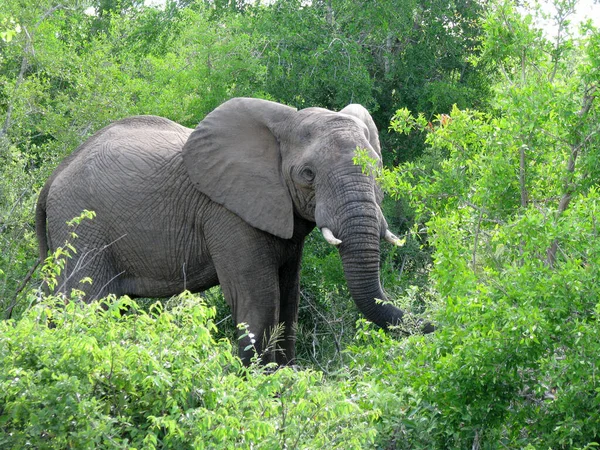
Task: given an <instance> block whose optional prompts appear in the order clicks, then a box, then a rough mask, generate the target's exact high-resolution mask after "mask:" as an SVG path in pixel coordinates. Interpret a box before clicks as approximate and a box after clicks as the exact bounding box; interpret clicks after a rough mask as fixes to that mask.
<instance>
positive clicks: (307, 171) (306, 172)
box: [300, 167, 315, 182]
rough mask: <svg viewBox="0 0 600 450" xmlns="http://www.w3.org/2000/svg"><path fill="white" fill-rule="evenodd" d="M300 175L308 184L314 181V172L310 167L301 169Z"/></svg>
mask: <svg viewBox="0 0 600 450" xmlns="http://www.w3.org/2000/svg"><path fill="white" fill-rule="evenodd" d="M300 175H301V176H302V178H303V179H304V180H306V181H308V182H312V181H313V180H314V179H315V172H314V171H313V170H312V169H311V168H310V167H305V168H304V169H302V171H301V172H300Z"/></svg>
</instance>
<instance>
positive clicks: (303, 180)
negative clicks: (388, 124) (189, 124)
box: [183, 98, 432, 331]
mask: <svg viewBox="0 0 600 450" xmlns="http://www.w3.org/2000/svg"><path fill="white" fill-rule="evenodd" d="M357 148H361V149H366V150H367V151H368V153H369V155H370V156H371V157H372V158H373V159H375V160H377V161H379V164H381V149H380V145H379V137H378V133H377V128H376V127H375V124H374V123H373V120H372V118H371V116H370V115H369V113H368V112H367V111H366V109H365V108H363V107H362V106H360V105H350V106H348V107H346V108H344V109H343V110H342V111H340V112H333V111H329V110H327V109H322V108H307V109H303V110H300V111H297V110H296V109H294V108H291V107H288V106H284V105H281V104H279V103H274V102H270V101H266V100H259V99H250V98H236V99H232V100H229V101H227V102H226V103H224V104H222V105H221V106H220V107H218V108H217V109H215V110H214V111H213V112H211V113H210V114H209V115H208V116H207V117H206V118H205V119H204V120H203V121H202V122H201V123H200V124H199V125H198V127H197V128H196V129H195V130H194V131H193V132H192V134H191V135H190V137H189V139H188V140H187V142H186V144H185V145H184V147H183V159H184V163H185V166H186V168H187V171H188V175H189V177H190V179H191V180H192V182H193V183H194V184H195V186H196V188H197V189H199V190H200V191H202V192H203V193H204V194H206V195H207V196H208V197H210V198H211V199H212V200H213V201H215V202H217V203H219V204H221V205H223V206H224V207H226V208H227V209H229V210H230V211H232V212H234V213H235V214H237V215H238V216H240V217H241V218H242V219H244V220H245V221H246V222H247V223H249V224H250V225H252V226H253V227H255V228H258V229H260V230H263V231H265V232H267V233H270V234H272V235H275V236H277V237H279V238H281V239H290V238H292V236H293V234H294V224H295V217H296V216H298V217H302V218H303V219H306V220H308V221H311V222H314V223H315V224H316V226H317V227H318V228H319V229H320V230H321V231H322V233H323V236H324V237H325V239H326V240H327V241H328V242H329V243H331V244H333V245H336V246H338V248H339V252H340V255H341V258H342V263H343V267H344V273H345V277H346V280H347V283H348V287H349V290H350V293H351V295H352V297H353V299H354V301H355V303H356V305H357V306H358V308H359V309H360V311H361V312H362V313H363V314H364V315H365V316H366V318H367V319H369V320H370V321H372V322H374V323H376V324H378V325H380V326H382V327H387V326H388V325H390V324H392V325H393V324H397V323H399V322H400V321H401V319H402V317H403V312H402V311H401V310H400V309H398V308H396V307H394V306H392V305H390V304H387V303H385V302H383V303H382V302H378V301H377V299H381V300H385V295H384V293H383V291H382V288H381V285H380V281H379V262H380V261H379V260H380V249H379V242H380V240H381V239H382V238H384V239H386V240H389V241H391V242H396V240H397V238H396V237H395V236H394V235H393V234H391V233H390V231H389V230H388V227H387V223H386V221H385V219H384V217H383V214H382V212H381V208H380V203H381V200H382V197H383V195H382V193H381V191H380V190H379V188H378V187H377V185H376V183H375V180H374V178H373V176H371V175H368V174H365V173H363V171H362V170H361V167H359V166H357V165H355V164H354V162H353V158H354V156H355V150H356V149H357ZM431 330H432V328H431V326H430V325H425V326H424V331H431Z"/></svg>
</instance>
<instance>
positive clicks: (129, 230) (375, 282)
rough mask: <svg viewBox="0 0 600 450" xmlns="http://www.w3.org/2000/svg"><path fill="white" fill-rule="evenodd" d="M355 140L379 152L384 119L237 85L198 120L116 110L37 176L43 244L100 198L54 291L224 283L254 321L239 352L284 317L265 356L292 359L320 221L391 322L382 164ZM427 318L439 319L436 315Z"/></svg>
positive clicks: (239, 319)
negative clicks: (375, 170)
mask: <svg viewBox="0 0 600 450" xmlns="http://www.w3.org/2000/svg"><path fill="white" fill-rule="evenodd" d="M357 148H361V149H365V150H367V151H368V154H369V156H370V157H371V158H373V159H374V160H376V161H378V162H379V164H381V148H380V143H379V137H378V132H377V128H376V126H375V124H374V122H373V119H372V118H371V116H370V114H369V113H368V111H367V110H366V109H365V108H364V107H363V106H361V105H357V104H352V105H349V106H347V107H346V108H344V109H342V110H341V111H339V112H334V111H330V110H328V109H323V108H316V107H314V108H313V107H311V108H305V109H300V110H297V109H295V108H292V107H289V106H286V105H283V104H280V103H276V102H272V101H268V100H262V99H255V98H233V99H230V100H228V101H226V102H224V103H223V104H221V105H220V106H218V107H217V108H216V109H215V110H213V111H212V112H210V113H209V114H208V115H207V116H206V117H205V118H204V119H203V120H202V121H201V122H200V123H199V125H198V126H197V127H196V128H195V129H190V128H186V127H184V126H181V125H179V124H177V123H175V122H173V121H171V120H169V119H166V118H162V117H157V116H135V117H130V118H126V119H123V120H119V121H117V122H114V123H112V124H110V125H108V126H107V127H105V128H103V129H102V130H100V131H98V132H97V133H96V134H95V135H93V136H92V137H91V138H90V139H89V140H87V141H86V142H84V143H83V144H82V145H80V146H79V147H78V148H77V149H76V150H75V151H74V152H73V153H72V154H71V155H69V156H68V157H66V158H65V159H64V160H63V161H62V162H61V163H60V164H59V165H58V167H57V168H56V169H55V171H54V172H53V173H52V175H51V176H50V177H49V179H48V180H47V182H46V184H45V185H44V187H43V188H42V190H41V192H40V195H39V198H38V202H37V207H36V234H37V238H38V241H39V250H40V256H41V258H42V259H43V258H46V257H47V255H48V252H49V251H50V250H55V249H56V248H57V246H59V245H62V244H64V242H65V241H67V240H68V239H69V236H70V229H69V227H68V226H67V225H66V222H67V221H69V220H70V219H72V218H73V217H77V216H79V215H80V214H81V212H82V211H83V210H91V211H94V212H95V213H96V216H95V218H94V219H93V220H84V221H82V222H81V223H80V224H79V226H78V229H77V239H76V240H75V241H74V245H75V247H76V249H77V252H76V254H74V255H73V257H72V259H70V260H69V261H68V262H67V263H66V266H65V267H64V269H63V271H62V273H61V274H60V276H59V279H58V287H57V288H56V290H57V291H60V292H63V293H66V292H70V291H71V289H72V288H77V289H81V290H82V291H83V292H84V293H85V301H92V300H94V299H98V298H101V297H103V296H105V295H107V294H109V293H111V294H115V295H117V296H120V295H129V296H131V297H132V298H135V297H157V298H158V297H170V296H173V295H176V294H178V293H180V292H182V291H184V290H188V291H191V292H201V291H204V290H206V289H208V288H210V287H212V286H215V285H217V284H220V285H221V288H222V292H223V295H224V297H225V300H226V301H227V303H228V305H229V306H230V308H231V310H232V317H233V319H234V321H235V323H236V324H241V323H244V324H246V326H247V331H249V332H250V333H251V334H250V333H247V332H246V333H243V332H241V331H240V341H239V353H240V357H241V358H242V360H243V361H244V362H245V363H248V362H249V361H250V359H251V357H252V356H253V354H254V352H253V349H252V348H250V349H249V347H251V346H252V345H251V344H254V347H255V349H258V350H259V351H261V350H262V349H263V347H264V346H265V343H266V342H267V339H268V338H269V333H270V332H271V331H270V330H272V329H273V328H274V327H275V326H277V325H278V324H281V325H280V326H281V329H282V330H283V336H282V337H281V341H280V342H279V345H280V347H281V348H280V349H279V350H280V351H278V352H265V354H264V355H263V360H264V361H270V360H275V361H276V362H277V363H279V364H282V365H284V364H291V363H293V362H294V361H295V341H296V323H297V320H298V304H299V298H300V295H299V279H300V275H299V274H300V264H301V257H302V249H303V244H304V240H305V238H306V236H307V235H308V234H309V233H310V232H311V230H313V228H314V227H315V226H316V227H318V228H319V229H320V230H321V232H322V234H323V237H324V238H325V239H326V240H327V241H328V242H329V243H331V244H332V245H335V246H337V247H338V250H339V254H340V255H341V259H342V265H343V268H344V274H345V278H346V282H347V285H348V287H349V291H350V294H351V296H352V297H353V299H354V301H355V303H356V305H357V306H358V309H359V310H360V311H361V312H362V313H363V314H364V316H365V317H366V318H367V319H368V320H370V321H372V322H374V323H375V324H377V325H379V326H381V327H386V328H387V327H389V326H390V325H395V324H398V323H400V322H401V321H402V319H403V316H404V312H403V311H402V310H401V309H398V308H396V307H395V306H392V305H391V304H390V303H389V302H385V301H384V302H381V301H379V300H385V298H386V297H385V294H384V292H383V290H382V288H381V285H380V280H379V270H380V268H379V264H380V245H379V243H380V240H381V239H385V240H387V241H390V242H392V243H397V242H398V238H397V237H396V236H394V235H393V234H392V233H391V232H390V230H389V229H388V225H387V223H386V220H385V218H384V216H383V214H382V210H381V207H380V205H381V201H382V197H383V194H382V192H381V190H380V189H379V188H378V186H377V184H376V181H375V179H374V177H373V175H372V174H366V173H364V171H363V170H362V168H361V167H360V166H357V165H355V164H354V162H353V157H354V156H355V150H356V149H357ZM84 278H88V279H91V280H92V283H91V284H90V283H87V282H86V283H83V282H81V281H80V280H82V279H84ZM421 327H422V330H423V331H424V332H430V331H432V330H433V326H432V325H431V324H429V323H428V322H427V323H425V322H423V323H421ZM252 335H254V339H251V337H252Z"/></svg>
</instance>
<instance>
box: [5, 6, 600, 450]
mask: <svg viewBox="0 0 600 450" xmlns="http://www.w3.org/2000/svg"><path fill="white" fill-rule="evenodd" d="M85 6H86V7H87V6H88V5H85ZM92 6H94V11H95V13H94V14H88V13H86V12H85V7H84V5H81V4H80V3H79V2H74V1H73V2H69V1H65V2H62V3H55V2H52V1H48V0H45V1H41V2H37V3H36V4H35V5H27V6H24V5H23V4H22V2H18V1H16V0H14V1H13V0H7V1H5V2H3V3H2V4H0V39H1V41H0V52H1V53H0V111H1V112H2V114H3V116H2V119H3V120H2V128H1V129H0V160H1V163H0V172H2V175H1V177H0V190H1V193H2V194H1V195H0V239H1V241H0V282H1V284H0V308H1V310H2V311H3V315H4V320H3V321H2V322H0V367H1V368H2V370H0V447H8V448H20V447H22V446H24V445H31V446H33V447H35V448H221V447H222V448H233V447H235V448H238V447H239V448H319V447H326V448H342V447H344V448H390V449H391V448H397V449H402V448H406V449H419V448H423V449H431V448H440V449H443V448H473V449H483V448H487V449H496V448H529V449H534V448H540V449H542V448H543V449H547V448H553V449H560V448H564V449H567V448H569V449H570V448H593V447H597V446H598V445H599V444H600V416H599V411H600V409H599V404H600V386H599V382H598V379H597V368H598V365H599V363H600V361H599V359H600V358H599V356H598V355H599V353H600V325H599V324H598V314H600V302H599V299H600V285H599V283H598V279H599V276H600V273H599V272H600V269H599V267H600V237H599V231H598V227H599V225H598V215H599V214H600V191H599V186H598V184H599V183H598V180H599V179H600V163H599V161H600V117H599V115H600V113H599V109H598V89H599V85H600V32H599V31H598V29H597V28H594V27H593V26H592V25H591V24H585V25H584V26H582V27H581V28H580V29H578V30H574V29H573V27H571V26H570V25H569V17H570V13H571V12H572V11H573V9H574V8H575V7H576V3H575V2H572V1H570V0H566V1H563V0H561V1H558V2H557V3H556V6H557V7H558V13H557V15H556V17H555V18H554V19H555V22H556V24H557V29H556V30H555V32H554V37H552V38H549V37H548V36H545V35H544V34H543V33H542V31H541V30H539V29H537V28H536V26H535V24H534V22H533V20H532V18H531V17H530V16H526V15H523V14H522V13H520V12H519V11H518V10H517V8H516V7H515V5H514V4H512V3H511V2H491V3H473V2H461V1H457V2H454V3H452V2H450V3H449V2H436V1H434V2H429V3H428V5H427V6H424V4H423V3H422V2H410V1H409V2H402V3H400V2H396V1H392V0H387V1H382V2H372V3H371V2H368V4H365V6H364V7H359V6H358V5H357V4H356V3H355V2H347V1H334V0H332V1H327V2H313V3H312V5H310V6H307V5H302V4H301V2H294V1H279V2H275V3H273V4H271V5H268V6H253V5H249V4H246V3H245V2H189V1H180V2H172V1H169V2H167V3H166V5H165V7H164V8H162V9H157V8H148V7H144V6H143V5H142V4H141V2H136V1H135V0H131V1H120V2H111V1H102V2H97V3H92ZM367 6H368V7H367ZM238 95H251V96H260V97H264V98H269V99H273V100H277V101H282V102H285V103H288V104H291V105H293V106H296V107H304V106H325V107H330V108H339V107H343V106H345V104H347V103H350V102H360V103H363V104H365V105H366V106H367V107H369V108H370V109H371V111H373V115H374V117H375V118H376V120H377V123H378V126H379V128H380V129H381V130H382V132H383V133H382V135H383V141H384V153H385V157H384V159H385V160H386V163H387V164H386V168H385V169H384V170H382V171H380V172H378V174H377V175H378V177H379V179H380V183H381V185H382V187H383V188H384V189H385V190H386V192H387V194H388V200H387V201H386V205H385V209H386V214H387V216H388V217H389V218H390V220H389V222H390V224H392V225H393V226H392V228H393V229H394V230H395V231H402V232H403V233H405V237H406V245H405V246H404V247H402V248H397V249H389V248H387V247H385V246H384V247H382V248H383V249H384V255H383V258H382V282H383V284H384V286H385V288H386V290H387V291H388V292H390V293H391V294H392V295H391V297H392V298H395V300H394V301H395V302H397V303H398V304H401V305H402V306H403V307H404V308H406V309H409V310H411V311H414V312H415V313H418V314H425V315H427V316H428V317H430V318H431V319H433V320H434V321H435V322H436V323H437V324H438V329H437V331H436V332H435V333H434V334H432V335H429V336H427V337H424V336H410V337H404V336H402V335H401V333H400V332H398V333H394V332H383V331H382V330H377V329H375V327H373V326H371V325H369V324H367V323H366V322H364V321H360V320H359V321H358V322H357V319H358V318H359V316H358V313H357V312H356V308H355V307H354V306H353V305H352V301H351V300H350V298H349V296H348V293H347V292H346V288H345V282H344V278H343V273H342V269H341V265H340V263H339V259H338V257H337V255H336V252H335V251H332V250H331V249H330V248H329V247H328V246H327V245H325V244H323V243H322V242H321V240H320V239H318V236H311V237H309V242H308V245H307V247H308V248H307V249H306V250H305V257H304V264H303V285H302V307H301V321H300V324H299V327H300V337H299V343H298V349H299V353H300V367H299V369H300V370H297V371H294V370H291V369H283V370H278V371H272V370H270V369H269V368H263V367H260V366H253V367H250V368H248V369H245V368H243V367H242V366H241V364H240V363H239V361H238V360H237V358H236V357H235V356H234V355H233V354H232V348H234V347H235V345H233V346H232V343H231V339H230V336H231V334H232V333H230V332H229V331H230V330H228V328H231V325H228V322H227V320H226V318H227V315H228V314H229V313H228V312H227V309H226V307H225V306H224V305H223V303H222V300H221V299H220V295H219V293H218V290H217V291H214V290H213V291H211V292H209V294H208V295H207V296H206V299H204V300H202V299H199V298H198V297H195V296H190V295H183V296H182V297H180V298H176V299H172V300H170V301H168V302H166V303H163V304H161V303H158V304H155V303H154V302H153V301H148V302H147V303H146V304H143V305H142V303H141V302H139V303H136V302H133V301H131V300H129V299H126V298H125V299H107V300H105V301H104V304H98V303H94V304H92V305H84V304H80V303H71V304H69V305H68V306H67V307H66V308H64V307H63V308H57V307H56V305H55V302H56V299H53V298H52V297H49V298H46V299H43V298H42V297H43V296H41V295H40V294H39V293H37V292H36V291H35V290H34V289H32V288H31V287H28V288H26V289H25V290H23V291H22V292H21V293H20V294H19V295H17V296H15V295H14V293H15V291H16V290H17V289H18V288H19V284H20V282H21V280H23V279H24V278H25V276H26V274H27V271H28V269H29V268H30V267H32V266H33V264H34V262H35V259H36V257H37V254H36V249H35V239H34V236H33V228H32V226H33V204H34V201H35V195H36V191H37V190H38V189H39V188H40V187H41V185H42V183H43V182H44V180H45V178H46V177H47V175H48V174H49V173H50V171H51V170H52V168H53V167H54V166H55V165H56V163H57V162H58V161H59V160H60V158H62V157H64V155H66V154H68V153H69V152H70V151H72V149H73V148H75V147H76V145H77V144H78V143H80V142H81V141H83V140H84V139H85V137H87V136H89V135H90V133H92V132H93V131H95V130H96V129H98V128H100V127H102V126H103V125H106V124H107V123H109V122H110V121H112V120H115V119H118V118H120V117H124V116H127V115H132V114H138V113H152V114H158V115H163V116H166V117H169V118H171V119H173V120H176V121H178V122H180V123H182V124H185V125H188V126H195V124H196V123H197V122H198V121H199V120H200V119H201V118H202V117H203V116H204V114H206V113H207V112H208V111H210V110H211V109H213V108H214V107H215V106H216V105H218V104H219V103H220V102H221V101H223V100H224V99H226V98H229V97H231V96H238ZM390 125H391V127H390ZM388 127H390V130H389V134H388ZM357 163H362V164H363V165H364V166H365V170H370V169H369V167H368V166H369V164H368V161H365V160H364V158H361V157H360V155H358V157H357ZM39 274H40V272H39V271H38V272H36V274H35V275H34V283H33V285H34V286H35V284H36V283H39V281H35V280H39V277H40V275H39ZM207 304H209V305H217V307H216V309H215V308H214V307H213V306H207ZM103 306H104V307H103ZM125 306H126V307H127V308H128V312H127V314H124V315H122V314H121V313H120V312H119V311H120V309H121V308H123V307H125ZM106 307H107V308H106ZM9 316H12V318H10V319H8V317H9ZM48 321H51V322H52V324H53V327H48V326H47V325H48ZM216 324H218V327H217V326H216ZM217 328H218V329H217ZM219 446H221V447H219Z"/></svg>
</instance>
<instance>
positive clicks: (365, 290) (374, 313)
mask: <svg viewBox="0 0 600 450" xmlns="http://www.w3.org/2000/svg"><path fill="white" fill-rule="evenodd" d="M373 206H374V205H373ZM349 209H351V210H353V211H354V214H352V213H350V214H346V216H345V217H346V220H345V223H344V225H343V226H342V228H341V230H340V236H339V237H340V239H341V241H342V242H341V244H340V245H339V252H340V255H341V258H342V264H343V267H344V274H345V276H346V282H347V284H348V288H349V290H350V294H351V295H352V298H353V299H354V302H355V303H356V305H357V307H358V309H359V310H360V311H361V312H362V314H364V316H365V317H366V318H367V319H368V320H370V321H371V322H373V323H375V324H377V325H379V326H380V327H383V328H388V327H389V326H390V325H397V324H399V323H401V322H402V319H403V317H404V311H402V310H401V309H399V308H396V307H395V306H393V305H391V304H389V303H386V300H387V299H386V296H385V294H384V292H383V289H382V288H381V284H380V281H379V276H380V271H379V261H380V251H379V241H380V237H381V220H380V217H379V216H378V214H377V210H376V208H374V207H370V205H369V204H368V203H364V204H363V205H361V206H360V207H357V206H356V205H353V206H351V207H350V208H349ZM370 210H372V211H370ZM378 300H381V301H382V302H383V303H382V302H380V301H378ZM421 330H422V331H423V332H425V333H429V332H431V331H433V330H434V327H433V326H432V325H431V324H430V323H429V322H424V323H421Z"/></svg>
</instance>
